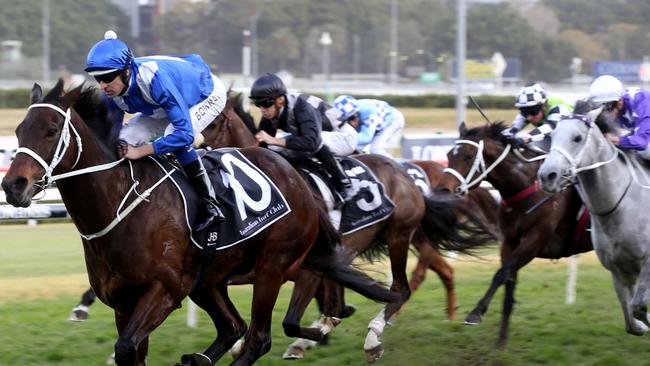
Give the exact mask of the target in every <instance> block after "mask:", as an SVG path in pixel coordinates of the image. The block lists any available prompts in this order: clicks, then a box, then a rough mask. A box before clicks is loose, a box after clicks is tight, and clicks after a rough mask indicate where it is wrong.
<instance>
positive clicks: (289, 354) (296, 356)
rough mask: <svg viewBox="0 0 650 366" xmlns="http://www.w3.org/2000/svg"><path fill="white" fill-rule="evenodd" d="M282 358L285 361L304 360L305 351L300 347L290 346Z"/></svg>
mask: <svg viewBox="0 0 650 366" xmlns="http://www.w3.org/2000/svg"><path fill="white" fill-rule="evenodd" d="M282 358H283V359H285V360H300V359H302V358H305V350H304V349H302V348H300V347H296V346H291V347H289V348H287V350H286V351H284V353H283V354H282Z"/></svg>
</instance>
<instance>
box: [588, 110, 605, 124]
mask: <svg viewBox="0 0 650 366" xmlns="http://www.w3.org/2000/svg"><path fill="white" fill-rule="evenodd" d="M602 111H603V106H600V107H599V108H596V109H594V110H591V111H589V112H588V113H587V115H586V116H585V117H586V118H587V121H589V122H592V123H593V122H594V121H596V118H598V116H600V113H601V112H602Z"/></svg>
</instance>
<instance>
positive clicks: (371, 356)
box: [366, 344, 384, 363]
mask: <svg viewBox="0 0 650 366" xmlns="http://www.w3.org/2000/svg"><path fill="white" fill-rule="evenodd" d="M383 354H384V347H382V346H381V344H380V345H378V346H377V347H375V348H371V349H367V350H366V361H368V363H373V362H375V361H377V360H378V359H380V358H381V356H382V355H383Z"/></svg>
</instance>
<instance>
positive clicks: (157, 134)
mask: <svg viewBox="0 0 650 366" xmlns="http://www.w3.org/2000/svg"><path fill="white" fill-rule="evenodd" d="M85 70H86V72H88V74H90V75H91V76H93V77H94V78H95V80H97V82H98V83H99V87H100V88H101V89H102V90H103V91H104V93H106V95H107V96H108V97H110V98H111V101H112V103H109V106H111V105H114V106H117V107H118V108H119V109H121V110H123V111H126V112H127V113H134V114H135V115H134V116H133V117H132V118H131V119H130V120H129V122H128V124H126V125H124V126H123V127H122V129H121V130H120V134H119V138H120V146H119V148H118V153H119V155H120V156H122V157H125V158H127V159H131V160H135V159H140V158H142V157H145V156H148V155H152V154H164V153H173V154H174V155H175V156H176V157H177V158H178V161H179V162H180V164H181V165H182V166H183V169H184V170H185V172H186V173H187V175H188V176H189V180H190V182H191V184H192V185H193V186H194V188H195V189H196V192H197V193H198V195H199V197H200V198H201V202H202V204H203V207H204V210H205V215H204V219H203V220H202V221H201V222H199V223H198V225H196V227H194V230H195V231H201V230H203V229H205V228H207V227H208V226H210V225H211V224H212V223H213V222H214V221H221V220H224V219H225V217H224V216H223V213H222V212H221V209H220V207H219V201H217V198H216V196H215V193H214V188H213V186H212V184H211V183H210V179H209V178H208V174H207V172H206V171H205V168H204V167H203V163H202V162H201V158H200V157H199V155H198V154H197V152H196V150H194V148H193V147H192V142H193V141H194V136H196V135H198V134H199V133H200V132H201V131H202V130H203V129H204V128H205V127H206V126H207V125H208V124H209V123H210V122H211V121H212V120H214V119H215V118H216V117H217V116H218V115H219V113H221V110H222V109H223V107H224V105H225V102H226V90H225V88H224V86H223V84H222V83H221V81H220V80H219V79H218V78H217V77H216V76H215V75H213V74H212V73H211V72H210V68H209V66H208V65H207V64H206V63H205V62H204V61H203V60H202V59H201V57H200V56H199V55H189V56H184V57H172V56H148V57H138V58H134V57H133V52H132V51H131V50H130V49H129V47H128V46H127V45H126V44H125V43H124V42H122V41H121V40H119V39H117V35H116V34H115V32H113V31H111V30H109V31H107V32H106V34H105V35H104V39H103V40H101V41H99V42H97V43H96V44H95V45H94V46H93V48H92V49H91V50H90V52H89V53H88V59H87V62H86V69H85Z"/></svg>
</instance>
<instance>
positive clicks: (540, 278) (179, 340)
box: [0, 224, 650, 366]
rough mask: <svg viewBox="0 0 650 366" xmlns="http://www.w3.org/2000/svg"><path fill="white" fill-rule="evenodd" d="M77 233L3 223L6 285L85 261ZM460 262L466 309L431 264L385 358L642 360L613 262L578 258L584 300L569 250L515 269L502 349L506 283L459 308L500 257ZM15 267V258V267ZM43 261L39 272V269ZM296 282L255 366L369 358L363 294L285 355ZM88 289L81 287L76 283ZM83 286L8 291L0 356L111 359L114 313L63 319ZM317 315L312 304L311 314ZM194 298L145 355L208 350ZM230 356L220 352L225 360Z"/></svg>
mask: <svg viewBox="0 0 650 366" xmlns="http://www.w3.org/2000/svg"><path fill="white" fill-rule="evenodd" d="M82 260H83V259H82V251H81V244H80V242H79V239H78V237H77V236H76V234H75V231H74V227H73V226H72V225H70V224H56V225H39V226H37V227H27V226H2V227H0V270H1V271H2V272H0V273H1V274H2V275H1V276H0V288H4V287H2V286H3V282H4V284H5V285H10V284H11V283H12V282H14V281H17V280H18V279H24V278H30V277H31V278H33V279H36V280H38V281H39V285H38V286H42V288H43V291H45V290H47V291H50V292H51V293H52V292H53V293H54V294H56V293H57V289H56V288H51V285H50V282H49V280H48V277H49V276H61V275H65V274H68V273H72V272H73V271H75V270H76V271H78V272H79V273H77V274H80V273H82V271H83V268H84V265H83V263H82ZM452 265H453V266H454V267H455V272H456V288H457V292H458V303H459V310H458V314H459V320H457V321H453V322H447V321H444V320H443V318H444V315H443V314H444V307H445V303H444V293H443V290H442V286H441V284H440V282H439V281H438V279H437V278H435V275H433V274H430V275H429V277H430V278H429V279H428V280H427V281H426V282H425V283H424V284H423V285H422V288H421V289H420V290H419V291H418V292H416V293H415V294H414V295H413V297H412V299H411V301H410V303H409V304H408V305H407V306H406V308H405V309H404V311H403V313H402V314H401V316H400V317H399V319H398V320H397V321H396V322H395V324H394V325H393V326H387V327H386V329H385V332H384V337H383V338H382V340H383V342H384V345H385V348H386V351H385V354H384V357H383V358H382V359H381V360H380V361H379V362H378V363H377V365H399V366H407V365H408V366H411V365H558V366H560V365H562V366H564V365H608V366H609V365H635V366H636V365H646V364H648V360H649V359H650V350H649V348H648V339H647V337H634V336H631V335H628V334H626V333H625V330H624V325H623V316H622V313H621V310H620V308H619V305H618V302H617V301H616V297H615V294H614V290H613V288H612V284H611V278H610V276H609V274H608V272H607V271H605V270H604V269H603V268H602V267H601V265H600V264H599V263H598V262H597V261H596V260H594V256H593V254H592V255H587V256H583V257H582V258H581V259H580V267H579V274H578V290H577V303H576V304H575V305H566V304H565V303H564V295H565V293H564V292H565V280H566V272H567V266H566V262H565V261H561V262H559V263H551V262H549V261H542V262H534V263H533V264H531V265H529V266H527V267H525V268H524V269H523V270H522V271H521V273H520V276H519V285H518V288H517V300H518V302H517V304H516V306H515V311H514V314H513V316H512V321H511V332H510V342H509V344H508V347H507V348H506V349H505V350H502V351H499V350H496V349H495V348H494V342H495V340H496V334H497V331H498V322H499V318H500V311H501V301H502V296H503V291H502V290H500V291H498V292H497V295H496V296H495V299H494V301H493V302H492V306H491V307H490V309H489V312H488V314H487V316H486V317H485V318H484V322H483V324H481V325H480V326H473V327H470V326H464V325H462V324H461V321H460V320H462V317H463V316H464V315H465V314H467V312H468V311H469V310H471V308H472V307H473V306H474V305H475V303H476V302H477V300H478V299H479V298H480V296H482V295H483V293H484V292H485V290H486V289H487V286H488V284H489V282H490V280H491V277H492V274H493V272H494V270H495V269H496V268H497V265H498V264H497V263H496V261H492V260H476V259H463V260H462V261H460V262H459V261H456V262H452ZM7 268H13V269H12V270H7ZM34 271H36V272H34ZM290 288H291V286H290V284H288V285H286V286H285V287H284V288H283V290H282V293H281V297H280V299H279V301H278V304H277V306H276V309H275V311H274V318H273V325H272V331H273V342H274V343H273V347H272V349H271V351H270V352H269V353H268V354H267V355H266V356H264V357H263V358H261V359H260V360H259V362H258V364H259V365H289V364H291V365H366V362H365V360H364V354H363V351H362V347H363V342H364V337H365V334H366V330H365V329H366V326H367V323H368V321H369V320H370V319H371V318H372V317H373V316H374V315H375V314H376V313H377V312H378V311H379V310H380V308H381V307H380V306H379V305H378V304H374V303H371V302H369V301H367V300H364V299H362V298H360V297H359V296H357V295H355V294H349V296H348V299H349V301H350V302H352V303H355V304H357V306H358V307H359V310H358V312H357V314H355V315H354V316H353V317H352V318H350V319H346V320H344V322H343V323H342V324H341V325H339V327H338V328H337V329H336V330H335V332H334V334H333V336H332V341H331V345H329V346H327V347H321V348H319V349H317V350H313V351H311V352H310V353H308V355H307V358H306V359H304V360H301V361H293V362H287V361H282V360H280V355H281V354H282V352H283V351H284V349H285V347H286V346H287V345H288V344H289V343H290V340H289V339H287V338H286V337H284V336H283V333H282V327H281V322H282V318H283V316H284V312H285V311H286V306H287V301H288V296H289V291H290ZM231 293H232V296H233V298H234V301H235V303H236V305H237V307H238V308H239V309H240V311H241V313H242V315H243V316H244V318H245V319H248V318H249V309H250V297H251V295H250V287H247V286H244V287H235V288H233V289H232V290H231ZM78 295H80V293H79V294H78ZM78 295H76V294H74V295H73V294H70V293H65V294H62V295H58V296H55V297H54V298H49V299H36V300H25V301H20V300H18V299H11V300H7V298H8V297H10V294H6V293H5V294H0V365H3V366H4V365H39V366H40V365H43V366H44V365H48V366H50V365H61V366H63V365H66V366H68V365H103V364H104V360H105V358H106V357H107V356H108V355H109V354H110V353H111V351H112V349H113V345H114V342H115V336H116V334H115V329H114V326H113V316H112V312H111V311H110V310H109V309H108V308H107V307H106V306H104V305H103V304H96V305H93V307H92V308H91V318H90V320H89V321H87V322H84V323H70V322H67V321H66V320H65V318H66V317H67V315H68V312H69V311H70V309H71V307H72V306H73V305H74V304H75V302H76V301H77V300H78ZM316 316H317V314H316V311H315V309H313V308H310V310H309V311H308V314H307V315H306V317H305V323H308V322H311V320H313V319H314V318H315V317H316ZM185 320H186V308H185V307H184V308H182V309H180V310H177V311H176V312H174V313H173V314H172V316H171V317H170V318H169V319H168V320H167V321H166V322H165V323H164V324H163V325H162V326H161V327H160V328H159V329H157V330H156V331H155V332H154V333H153V335H152V337H151V345H150V358H149V365H172V364H174V363H175V362H176V361H177V360H178V357H179V356H180V355H181V354H182V353H186V352H194V351H201V350H202V349H203V348H204V347H205V346H206V345H207V344H209V342H210V341H211V340H212V338H213V336H214V330H213V327H212V326H211V324H210V322H209V320H208V318H207V316H206V315H205V314H203V313H202V312H199V326H198V328H188V327H187V326H186V325H185ZM229 362H230V358H229V356H226V357H224V359H223V360H222V361H221V362H220V363H219V365H227V364H228V363H229Z"/></svg>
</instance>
